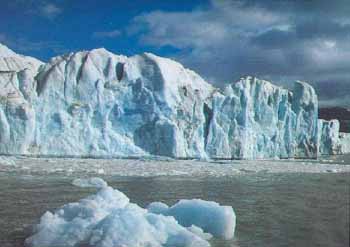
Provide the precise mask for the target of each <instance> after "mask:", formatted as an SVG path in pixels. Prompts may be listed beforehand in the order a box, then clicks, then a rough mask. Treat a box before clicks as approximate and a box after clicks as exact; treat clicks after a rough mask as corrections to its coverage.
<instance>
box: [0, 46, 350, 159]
mask: <svg viewBox="0 0 350 247" xmlns="http://www.w3.org/2000/svg"><path fill="white" fill-rule="evenodd" d="M0 89H1V90H0V153H1V154H11V155H19V154H20V155H22V154H24V155H34V156H37V155H38V156H58V157H60V156H74V157H141V156H142V157H143V156H168V157H174V158H200V159H208V158H220V159H266V158H317V157H318V156H320V155H323V154H325V155H328V154H342V153H347V152H349V151H350V150H349V149H350V148H349V146H350V137H349V134H345V133H339V123H337V120H331V121H325V120H319V119H318V100H317V95H316V93H315V90H314V89H313V88H312V87H311V86H310V85H309V84H307V83H306V82H300V81H297V82H295V85H294V88H293V89H292V90H287V89H284V88H282V87H278V86H276V85H273V84H272V83H270V82H268V81H265V80H259V79H257V78H254V77H249V76H247V77H245V78H242V79H241V80H239V81H238V82H235V83H232V84H229V85H228V86H227V87H226V88H224V89H220V88H216V87H214V86H213V85H211V84H209V83H208V82H206V81H205V80H204V79H203V78H201V77H200V76H199V75H198V74H196V73H195V72H193V71H191V70H189V69H186V68H184V67H183V66H182V65H181V64H179V63H177V62H175V61H173V60H171V59H167V58H162V57H159V56H156V55H154V54H150V53H143V54H140V55H135V56H131V57H126V56H120V55H115V54H113V53H111V52H109V51H107V50H105V49H103V48H101V49H94V50H91V51H80V52H75V53H69V54H66V55H62V56H57V57H54V58H52V59H51V60H50V61H49V62H47V63H43V62H41V61H39V60H37V59H35V58H31V57H27V56H22V55H18V54H16V53H15V52H13V51H12V50H10V49H9V48H7V47H6V46H4V45H0Z"/></svg>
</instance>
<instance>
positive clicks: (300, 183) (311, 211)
mask: <svg viewBox="0 0 350 247" xmlns="http://www.w3.org/2000/svg"><path fill="white" fill-rule="evenodd" d="M337 159H339V158H337ZM337 159H336V160H337ZM347 159H348V157H345V161H344V160H343V161H344V162H342V163H343V165H346V166H347V165H348V164H350V163H349V162H348V160H347ZM22 162H24V163H26V161H25V160H22ZM31 162H33V161H31ZM61 162H63V163H64V162H71V161H69V160H61ZM82 162H83V161H82ZM95 162H100V161H98V160H96V161H95ZM174 162H176V161H174ZM288 162H290V161H288ZM332 162H338V161H332ZM332 162H331V163H332ZM151 163H152V162H151ZM47 165H50V162H49V160H48V163H47ZM64 165H68V166H69V164H62V166H64ZM101 166H102V167H103V165H101ZM262 171H264V170H262ZM210 174H211V173H208V174H206V175H203V174H201V175H198V176H196V175H195V174H191V176H187V175H186V174H181V173H178V175H177V176H170V175H162V174H156V173H154V176H152V175H151V174H149V175H148V176H137V175H135V174H133V175H132V176H125V174H123V176H121V175H120V174H119V175H118V174H117V173H115V174H113V173H112V175H111V174H108V173H106V172H103V173H102V172H98V170H96V173H95V174H93V173H92V172H91V171H90V172H89V173H88V174H84V177H88V176H92V175H95V176H96V175H98V176H100V177H101V178H103V179H105V180H106V181H107V182H108V183H109V185H111V186H112V187H114V188H117V189H118V190H120V191H122V192H124V193H125V194H126V195H128V197H130V199H131V201H132V202H135V203H137V204H139V205H140V206H146V205H148V203H150V202H153V201H162V202H165V203H167V204H168V205H171V204H174V203H175V202H176V201H178V200H179V199H183V198H188V199H191V198H201V199H204V200H210V201H216V202H219V203H220V204H223V205H231V206H232V207H233V208H234V210H235V212H236V215H237V227H236V234H235V238H234V239H233V240H230V241H222V240H216V239H213V240H211V245H212V246H214V247H229V246H241V247H243V246H259V247H263V246H308V247H310V246H339V247H340V246H349V230H350V229H349V210H350V209H349V207H350V205H349V204H350V202H349V200H350V191H349V190H350V187H349V186H350V173H333V172H329V173H304V172H288V173H287V172H286V173H283V172H276V173H269V172H252V171H249V172H248V171H246V172H240V173H235V174H231V175H230V176H225V175H220V176H218V175H217V174H216V175H215V176H212V175H210ZM213 174H215V172H213ZM220 174H221V173H220ZM80 175H81V174H76V173H72V174H71V173H69V174H67V173H65V172H62V171H60V170H55V171H53V172H50V173H45V174H44V173H43V172H37V173H35V172H34V173H33V172H30V167H29V169H19V168H18V167H17V168H13V169H10V170H8V169H2V170H0V188H1V190H0V226H1V227H0V246H1V247H10V246H11V247H12V246H14V247H17V246H18V247H22V246H23V242H24V239H25V238H26V237H28V236H29V235H30V233H31V228H32V227H33V225H34V224H36V223H38V220H39V218H40V216H41V215H42V214H43V213H44V212H45V211H47V210H54V209H55V208H58V207H60V206H62V205H63V204H66V203H68V202H74V201H77V200H79V199H81V198H83V197H85V196H87V195H89V194H92V193H94V192H95V189H91V188H90V189H89V188H79V187H75V186H73V185H72V184H71V182H72V179H73V178H75V177H79V176H80Z"/></svg>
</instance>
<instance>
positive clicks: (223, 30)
mask: <svg viewBox="0 0 350 247" xmlns="http://www.w3.org/2000/svg"><path fill="white" fill-rule="evenodd" d="M250 3H251V2H250V1H228V0H213V1H212V2H211V5H210V6H209V7H203V6H202V7H201V8H196V9H194V10H192V11H181V12H166V11H153V12H149V13H144V14H142V15H139V16H137V17H135V18H134V20H133V23H132V24H131V26H129V27H128V29H129V30H132V31H131V32H130V33H131V34H135V33H136V34H138V35H139V37H140V44H146V45H151V46H154V47H164V46H172V47H175V48H178V49H180V51H179V52H177V53H175V54H174V55H173V58H175V59H177V60H179V61H180V62H182V63H184V64H185V65H186V66H188V67H191V68H192V69H194V70H196V71H198V72H199V73H200V74H201V75H203V76H204V77H206V78H207V79H209V78H210V81H211V82H214V83H215V84H217V85H223V84H224V83H228V82H232V81H234V80H237V79H238V78H239V77H241V76H242V75H247V74H251V75H254V76H258V77H261V78H265V79H270V80H273V81H278V80H279V79H281V78H283V79H284V80H283V81H284V82H282V83H286V84H288V83H290V81H291V80H294V79H300V80H307V81H310V82H321V81H325V80H331V81H334V82H335V83H337V81H342V82H344V81H346V80H349V78H350V71H349V70H344V68H346V67H347V68H349V67H350V63H349V59H348V57H349V55H350V45H349V44H350V36H346V34H345V33H344V35H342V34H341V35H340V36H341V37H338V36H337V35H339V34H337V32H338V31H337V32H335V31H334V30H335V29H334V28H338V29H339V30H345V29H346V27H344V26H343V27H338V26H332V25H337V23H336V22H335V20H328V19H327V18H325V17H318V18H319V19H315V16H319V15H314V14H315V13H311V12H310V16H311V15H312V16H313V18H307V17H308V16H307V15H308V14H309V13H308V12H305V11H304V10H300V11H303V12H300V13H298V11H299V10H298V9H299V8H297V7H295V6H294V7H295V9H294V10H293V9H289V8H288V9H286V8H270V5H271V4H272V3H274V2H273V1H271V2H269V1H266V2H264V1H261V2H260V1H258V4H250ZM265 3H266V4H267V6H265V7H264V4H265ZM269 4H270V5H269ZM291 4H292V3H291ZM295 4H297V3H295ZM298 7H300V6H298ZM320 8H321V7H320ZM300 9H302V8H300ZM297 10H298V11H297ZM310 16H309V17H310ZM305 17H306V18H305ZM310 19H311V20H312V22H311V23H308V24H307V25H306V28H304V29H303V27H304V22H305V21H307V20H310ZM327 21H328V22H329V23H330V24H331V25H330V27H329V28H328V29H329V30H324V29H322V28H319V27H320V26H322V27H323V23H324V22H326V23H327ZM314 25H315V27H314ZM296 27H299V29H298V30H297V29H296ZM300 27H301V29H300ZM313 28H315V30H316V31H318V33H317V32H312V31H313V30H314V29H313ZM299 30H305V31H302V32H304V33H300V32H299ZM310 32H311V33H310ZM338 33H343V32H340V31H339V32H338ZM314 85H316V86H317V85H320V84H317V83H315V84H314ZM342 85H345V84H342ZM339 90H340V91H341V89H339ZM349 97H350V96H349Z"/></svg>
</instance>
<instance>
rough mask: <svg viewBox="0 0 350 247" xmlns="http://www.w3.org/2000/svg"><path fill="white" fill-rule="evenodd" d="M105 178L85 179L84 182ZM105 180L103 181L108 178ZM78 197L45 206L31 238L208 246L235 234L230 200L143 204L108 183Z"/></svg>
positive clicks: (136, 246)
mask: <svg viewBox="0 0 350 247" xmlns="http://www.w3.org/2000/svg"><path fill="white" fill-rule="evenodd" d="M92 181H100V182H101V181H103V180H101V179H99V178H92V179H87V180H86V181H84V180H83V179H81V180H80V182H79V184H82V183H83V184H91V182H92ZM103 182H104V181H103ZM97 187H98V188H100V190H99V191H98V192H97V193H96V194H95V195H91V196H89V197H87V198H85V199H82V200H80V201H79V202H75V203H69V204H66V205H64V206H62V207H61V208H59V209H57V210H56V211H55V212H54V213H51V212H46V213H45V214H44V215H43V216H42V217H41V219H40V223H39V224H38V225H37V226H36V227H35V229H34V234H33V236H31V237H29V238H27V239H26V245H27V246H32V247H46V246H47V247H49V246H65V247H69V246H72V247H73V246H81V245H83V246H95V247H112V246H113V247H114V246H123V247H161V246H172V247H176V246H178V247H205V246H210V244H209V242H208V241H207V240H209V239H210V238H211V237H212V235H213V236H216V237H221V238H224V239H231V238H233V236H234V231H235V223H236V216H235V213H234V211H233V209H232V207H229V206H220V205H219V204H218V203H215V202H208V201H203V200H180V201H179V202H178V203H176V204H175V205H174V206H172V207H170V208H169V207H168V206H167V205H165V204H163V203H159V202H158V203H152V204H150V206H149V208H148V209H143V208H141V207H139V206H138V205H136V204H133V203H130V201H129V198H128V197H127V196H126V195H124V194H123V193H122V192H120V191H118V190H114V189H113V188H111V187H109V186H108V185H107V184H105V186H103V187H100V183H99V184H98V185H97Z"/></svg>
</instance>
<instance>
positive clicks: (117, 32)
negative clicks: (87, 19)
mask: <svg viewBox="0 0 350 247" xmlns="http://www.w3.org/2000/svg"><path fill="white" fill-rule="evenodd" d="M121 34H122V32H121V31H120V30H118V29H116V30H112V31H104V32H94V33H93V34H92V36H93V37H94V38H115V37H118V36H120V35H121Z"/></svg>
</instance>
